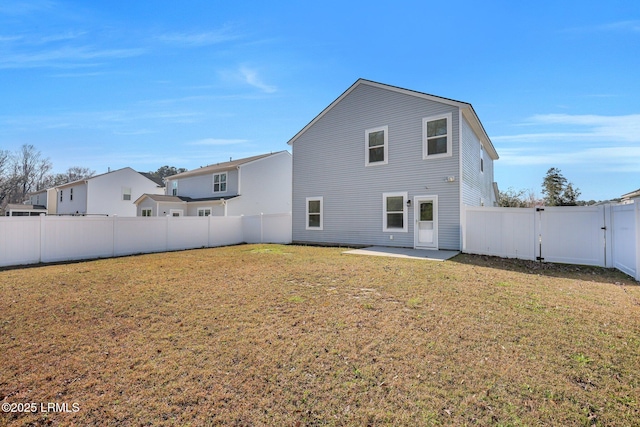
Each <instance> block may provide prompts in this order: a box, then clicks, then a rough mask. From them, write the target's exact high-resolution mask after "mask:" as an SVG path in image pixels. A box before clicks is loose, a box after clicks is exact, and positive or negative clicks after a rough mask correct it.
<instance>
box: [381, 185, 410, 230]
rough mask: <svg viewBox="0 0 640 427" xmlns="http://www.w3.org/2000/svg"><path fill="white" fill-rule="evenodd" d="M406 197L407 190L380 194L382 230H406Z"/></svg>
mask: <svg viewBox="0 0 640 427" xmlns="http://www.w3.org/2000/svg"><path fill="white" fill-rule="evenodd" d="M407 197H408V196H407V192H398V193H383V194H382V231H393V232H407V231H408V224H407V222H408V217H407V215H408V209H407Z"/></svg>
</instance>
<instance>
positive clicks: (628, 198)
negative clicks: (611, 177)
mask: <svg viewBox="0 0 640 427" xmlns="http://www.w3.org/2000/svg"><path fill="white" fill-rule="evenodd" d="M638 197H640V189H637V190H636V191H632V192H630V193H627V194H623V195H622V196H621V197H620V203H622V204H625V205H626V204H629V203H633V199H635V198H638Z"/></svg>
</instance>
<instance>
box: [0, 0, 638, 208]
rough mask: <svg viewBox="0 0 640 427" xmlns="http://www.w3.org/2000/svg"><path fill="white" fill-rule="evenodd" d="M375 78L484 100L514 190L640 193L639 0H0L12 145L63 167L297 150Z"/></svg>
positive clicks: (603, 195)
mask: <svg viewBox="0 0 640 427" xmlns="http://www.w3.org/2000/svg"><path fill="white" fill-rule="evenodd" d="M360 77H362V78H366V79H370V80H374V81H378V82H381V83H387V84H391V85H394V86H400V87H404V88H407V89H412V90H417V91H421V92H426V93H430V94H433V95H438V96H443V97H447V98H452V99H457V100H460V101H465V102H469V103H471V104H472V105H473V106H474V109H475V110H476V112H477V114H478V116H479V117H480V120H481V121H482V123H483V125H484V127H485V129H486V131H487V133H488V134H489V136H490V138H491V139H492V141H493V144H494V145H495V147H496V149H497V151H498V153H499V155H500V160H498V161H497V162H496V164H495V179H496V181H497V182H498V184H499V186H500V188H501V189H503V190H506V189H507V188H509V187H513V188H515V189H527V190H528V189H530V190H533V191H534V192H536V193H537V194H538V195H540V189H541V188H540V187H541V182H542V179H543V177H544V174H545V173H546V171H547V169H549V168H550V167H558V168H560V169H561V170H562V173H563V174H564V176H565V177H566V178H567V179H568V180H569V181H571V182H572V183H573V184H574V185H575V186H577V187H579V188H580V189H581V191H582V196H581V199H586V200H589V199H596V200H602V199H609V198H613V197H618V196H620V195H621V194H624V193H627V192H630V191H632V190H635V189H637V188H640V101H639V100H640V2H638V1H637V0H628V1H609V2H585V1H573V0H567V1H562V0H554V1H546V0H544V1H536V2H519V1H513V0H509V1H485V2H477V1H464V0H462V1H457V2H442V1H401V0H400V1H396V2H376V1H366V2H365V1H362V2H361V1H351V2H348V1H340V2H335V1H323V2H293V1H291V2H284V1H277V0H273V1H269V2H266V1H236V2H227V1H212V0H209V1H189V0H185V1H180V2H177V1H175V0H172V1H164V0H156V1H149V2H135V1H133V2H132V1H126V2H125V1H118V0H110V1H101V0H93V1H90V2H87V1H71V0H67V1H65V0H24V1H20V0H15V1H14V0H3V1H2V2H1V3H0V149H8V150H12V151H13V150H15V149H17V148H18V147H20V146H21V145H23V144H33V145H35V146H36V148H38V149H39V150H40V151H41V152H42V153H43V154H44V155H45V156H47V157H49V158H50V159H51V161H52V162H53V165H54V169H55V171H56V172H61V171H64V170H66V169H67V168H68V167H70V166H85V167H89V168H92V169H94V170H96V172H98V173H102V172H105V171H106V170H107V168H111V169H117V168H121V167H125V166H131V167H133V168H135V169H137V170H140V171H150V170H156V169H157V168H158V167H160V166H162V165H165V164H168V165H172V166H177V167H185V168H188V169H193V168H196V167H199V166H204V165H206V164H210V163H216V162H219V161H225V160H228V159H229V157H233V158H240V157H246V156H251V155H254V154H260V153H264V152H269V151H279V150H283V149H289V147H288V146H287V145H286V142H287V141H288V140H289V139H290V138H291V137H292V136H293V135H295V134H296V133H297V132H298V131H299V130H300V129H302V127H304V126H305V125H306V124H307V123H308V122H309V121H310V120H312V119H313V118H314V117H315V116H316V115H317V114H318V113H319V112H320V111H321V110H322V109H323V108H325V107H326V106H327V105H328V104H329V103H331V102H332V101H333V100H334V99H335V98H337V97H338V96H339V95H340V94H341V93H342V92H343V91H344V90H346V89H347V88H348V87H349V86H350V85H351V84H353V83H354V82H355V81H356V80H357V79H358V78H360Z"/></svg>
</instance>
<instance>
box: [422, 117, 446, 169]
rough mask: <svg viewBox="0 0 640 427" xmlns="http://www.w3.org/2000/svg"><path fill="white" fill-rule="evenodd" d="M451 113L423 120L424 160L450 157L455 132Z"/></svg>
mask: <svg viewBox="0 0 640 427" xmlns="http://www.w3.org/2000/svg"><path fill="white" fill-rule="evenodd" d="M451 129H452V124H451V113H447V114H440V115H438V116H431V117H425V118H424V119H422V158H423V159H433V158H437V157H450V156H451V155H452V154H453V152H452V139H453V138H452V136H453V131H452V130H451Z"/></svg>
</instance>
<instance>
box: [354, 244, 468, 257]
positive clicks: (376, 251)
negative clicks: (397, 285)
mask: <svg viewBox="0 0 640 427" xmlns="http://www.w3.org/2000/svg"><path fill="white" fill-rule="evenodd" d="M343 253H345V254H352V255H372V256H386V257H396V258H410V259H426V260H430V261H446V260H448V259H450V258H453V257H454V256H456V255H458V254H459V253H460V251H441V250H426V249H410V248H391V247H387V246H371V247H368V248H362V249H351V250H348V251H345V252H343Z"/></svg>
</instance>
